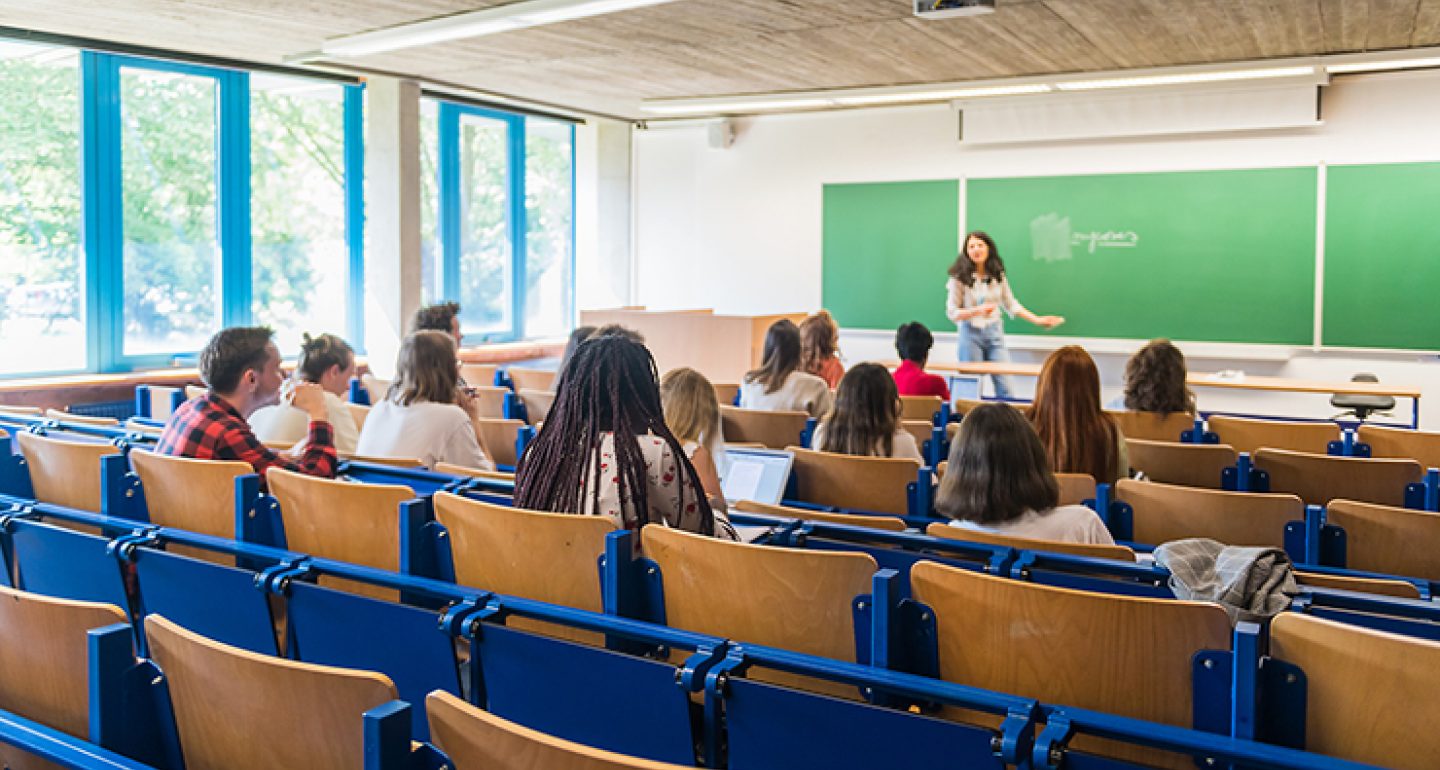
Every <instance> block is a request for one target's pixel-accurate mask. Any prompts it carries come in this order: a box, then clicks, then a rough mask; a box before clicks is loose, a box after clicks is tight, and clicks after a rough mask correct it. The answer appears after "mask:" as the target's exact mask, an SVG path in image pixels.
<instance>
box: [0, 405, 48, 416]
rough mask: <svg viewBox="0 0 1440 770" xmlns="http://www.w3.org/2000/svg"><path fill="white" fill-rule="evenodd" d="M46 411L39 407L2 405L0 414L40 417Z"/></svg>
mask: <svg viewBox="0 0 1440 770" xmlns="http://www.w3.org/2000/svg"><path fill="white" fill-rule="evenodd" d="M44 412H45V410H44V409H41V408H40V407H38V406H21V405H19V404H0V414H7V415H12V416H15V417H39V416H40V415H42V414H44Z"/></svg>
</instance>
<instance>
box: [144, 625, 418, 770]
mask: <svg viewBox="0 0 1440 770" xmlns="http://www.w3.org/2000/svg"><path fill="white" fill-rule="evenodd" d="M145 636H146V638H147V639H148V640H149V642H150V655H151V658H152V659H153V660H154V661H155V664H156V665H158V666H159V667H160V670H161V671H162V672H163V673H164V675H165V681H166V684H167V686H168V688H169V690H170V701H171V703H172V704H173V706H174V711H175V726H176V727H177V728H178V731H179V734H180V746H181V753H182V754H183V755H184V758H185V766H186V767H190V768H204V767H215V768H219V767H304V768H312V769H314V770H324V769H327V768H334V769H335V770H342V768H343V770H351V769H352V768H356V767H361V766H362V765H363V764H364V756H363V754H364V751H363V747H364V720H363V715H364V714H365V712H366V711H368V710H370V709H373V708H375V707H376V706H380V705H383V704H385V703H388V702H390V701H392V700H395V699H396V698H397V692H396V689H395V685H394V684H393V683H392V682H391V681H390V679H389V678H388V677H386V676H385V675H383V674H378V673H375V672H373V671H359V670H354V669H346V668H335V667H333V666H317V665H314V664H311V663H298V662H295V661H290V660H285V659H283V658H276V657H272V656H269V655H260V654H257V653H253V652H249V651H247V650H241V649H239V648H236V647H231V646H229V645H225V644H221V643H220V642H216V641H214V640H211V639H207V638H205V637H203V636H200V635H199V634H195V633H192V632H191V631H189V630H187V629H185V628H182V627H180V626H179V625H176V624H175V623H171V622H170V621H168V620H166V619H165V618H163V617H161V616H160V615H149V616H147V617H146V618H145Z"/></svg>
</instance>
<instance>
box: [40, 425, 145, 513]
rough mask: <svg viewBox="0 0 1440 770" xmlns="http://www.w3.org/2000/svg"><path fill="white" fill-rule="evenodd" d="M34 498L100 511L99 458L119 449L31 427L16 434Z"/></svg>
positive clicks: (43, 501)
mask: <svg viewBox="0 0 1440 770" xmlns="http://www.w3.org/2000/svg"><path fill="white" fill-rule="evenodd" d="M15 440H16V442H18V443H19V445H20V452H21V454H23V455H25V464H26V465H27V466H29V468H30V484H31V487H32V488H33V490H34V492H35V499H37V500H39V501H40V502H42V503H50V504H51V505H59V506H62V507H65V508H76V509H78V510H82V511H90V512H91V513H99V512H100V458H102V457H107V456H109V455H113V454H119V453H120V450H119V449H118V448H117V447H115V446H113V445H111V444H106V443H101V442H98V441H95V442H92V441H67V440H65V439H58V438H51V437H50V436H39V435H36V434H34V433H30V432H28V431H23V432H20V433H16V434H15Z"/></svg>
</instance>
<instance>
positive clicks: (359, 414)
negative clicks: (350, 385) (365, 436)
mask: <svg viewBox="0 0 1440 770" xmlns="http://www.w3.org/2000/svg"><path fill="white" fill-rule="evenodd" d="M345 407H346V408H347V409H349V410H350V419H352V420H354V421H355V430H364V429H365V420H366V419H367V418H369V417H370V407H368V406H366V405H364V404H352V403H348V402H347V403H346V404H345Z"/></svg>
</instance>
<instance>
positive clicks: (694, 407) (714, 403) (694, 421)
mask: <svg viewBox="0 0 1440 770" xmlns="http://www.w3.org/2000/svg"><path fill="white" fill-rule="evenodd" d="M660 403H661V406H662V407H663V408H664V410H665V425H666V426H668V427H669V428H670V432H671V433H674V434H675V438H676V439H677V440H679V442H680V446H681V448H682V449H684V450H685V455H686V456H687V457H689V458H690V462H692V463H694V464H695V471H696V472H697V473H699V474H700V484H701V485H702V486H704V487H705V494H706V495H709V496H710V504H711V505H712V506H715V505H717V504H718V505H720V506H723V505H724V504H725V493H724V492H722V491H721V489H720V466H721V465H723V464H724V463H725V437H724V434H723V433H722V432H721V428H720V403H719V400H718V399H717V397H716V396H715V386H714V385H711V384H710V381H709V380H707V379H705V375H703V374H701V373H699V372H697V371H695V370H694V369H691V368H689V367H681V368H679V369H671V370H670V371H668V372H666V373H665V376H664V377H661V378H660Z"/></svg>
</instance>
